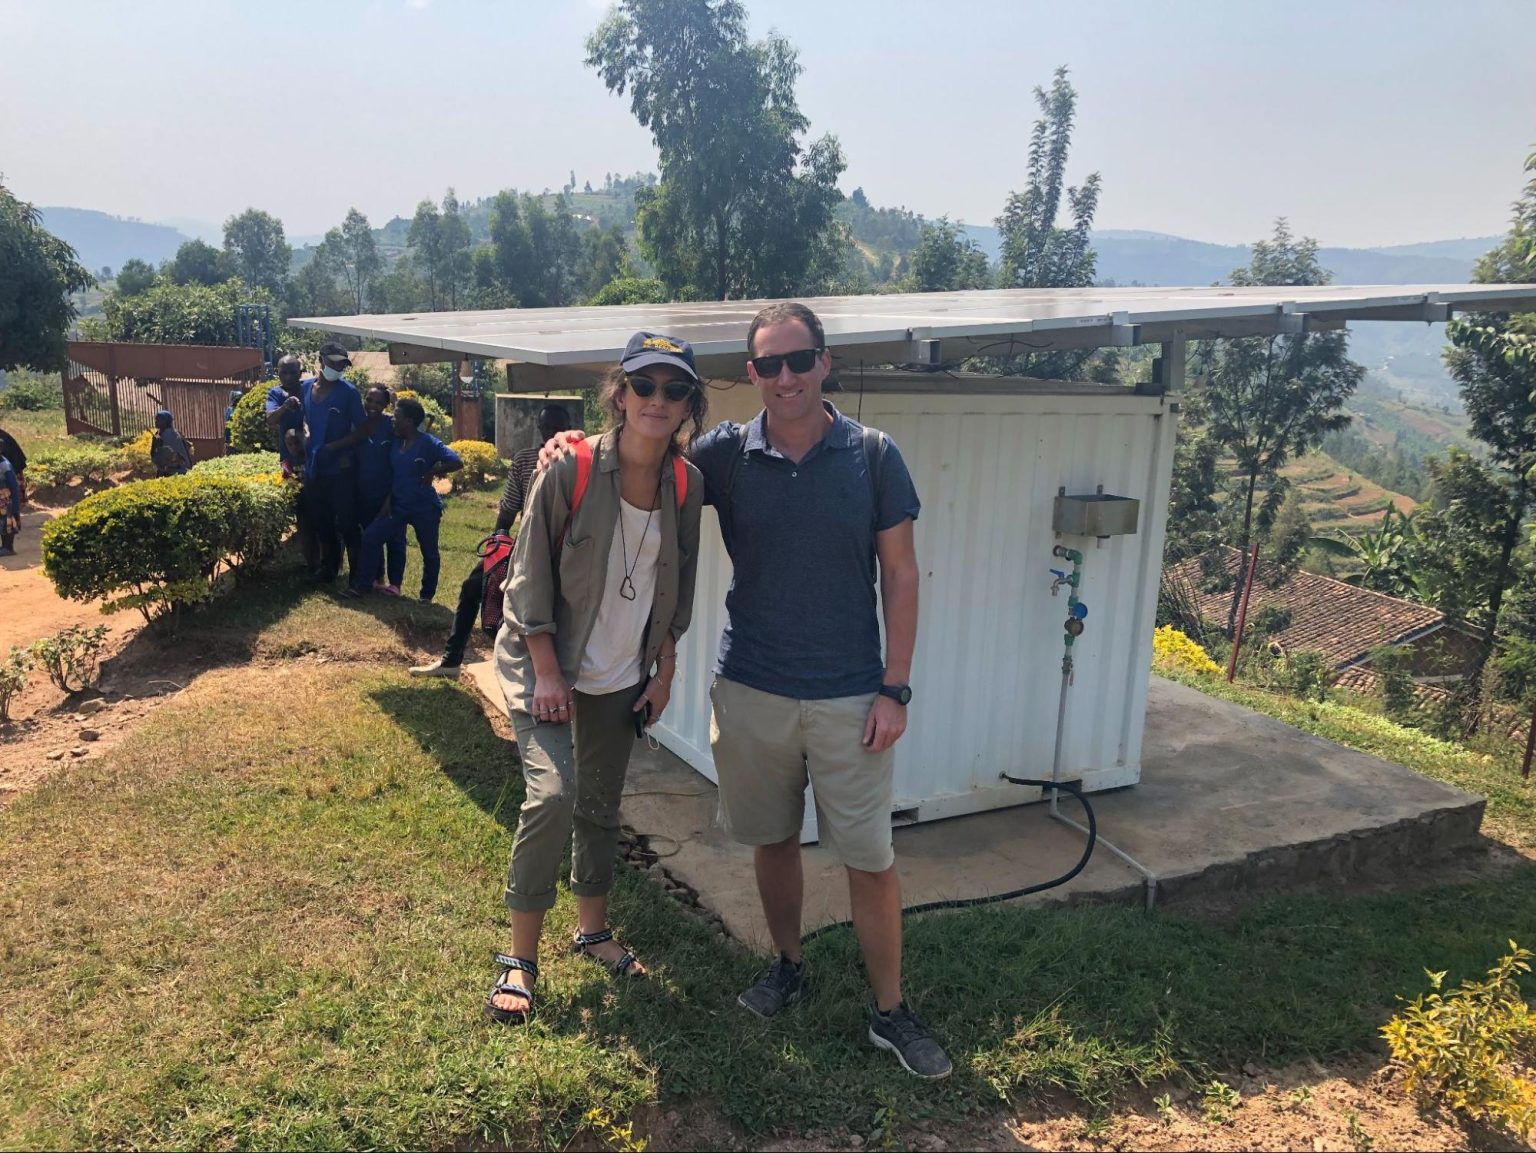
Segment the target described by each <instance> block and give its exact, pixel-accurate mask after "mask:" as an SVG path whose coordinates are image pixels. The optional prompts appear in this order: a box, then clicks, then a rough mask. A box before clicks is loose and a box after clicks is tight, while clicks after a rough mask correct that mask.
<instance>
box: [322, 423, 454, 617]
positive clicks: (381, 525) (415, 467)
mask: <svg viewBox="0 0 1536 1153" xmlns="http://www.w3.org/2000/svg"><path fill="white" fill-rule="evenodd" d="M426 415H427V414H426V412H425V411H424V410H423V409H422V407H421V404H420V402H419V401H415V400H412V399H411V398H409V397H407V398H406V399H404V400H402V401H398V402H396V404H395V417H394V428H395V441H394V445H393V446H392V447H391V448H390V452H389V467H390V474H391V477H390V487H389V505H388V507H387V508H386V509H385V510H384V511H383V512H382V513H381V514H380V515H379V517H378V518H377V519H376V520H375V521H374V522H373V523H372V524H370V525H369V526H368V530H367V531H366V532H364V533H363V540H362V548H361V549H360V550H359V551H360V553H361V556H360V561H361V565H360V568H359V569H358V570H356V571H355V572H354V573H353V576H352V584H351V588H350V589H348V595H350V596H362V595H363V594H364V593H366V592H368V591H369V590H370V589H371V588H372V587H373V582H374V581H375V580H377V579H378V576H379V572H378V564H379V553H380V550H381V549H382V548H383V547H384V544H385V542H387V541H388V540H389V539H390V537H392V536H395V535H397V534H398V535H403V534H404V532H405V527H406V526H407V525H409V526H410V527H411V528H412V529H414V530H415V533H416V545H417V547H418V548H420V549H421V599H422V602H423V603H430V602H431V600H432V598H433V597H434V596H436V595H437V574H438V572H439V570H440V569H441V568H442V555H441V554H440V553H439V552H438V548H437V529H438V525H439V523H440V522H441V521H442V519H443V500H442V497H440V496H438V495H437V490H436V489H434V488H433V487H432V481H433V480H434V479H435V478H436V477H440V476H446V475H447V474H448V473H450V472H457V471H458V470H459V469H461V468H463V467H464V462H463V461H461V460H460V459H459V454H458V453H456V452H454V451H453V449H451V448H449V447H448V446H447V445H446V444H444V443H443V442H442V441H440V440H438V439H437V437H435V436H433V435H432V434H431V433H430V432H422V431H421V425H422V422H423V421H424V420H425V419H426Z"/></svg>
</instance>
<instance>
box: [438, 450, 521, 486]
mask: <svg viewBox="0 0 1536 1153" xmlns="http://www.w3.org/2000/svg"><path fill="white" fill-rule="evenodd" d="M448 447H449V448H451V449H453V451H454V452H456V453H458V454H459V459H460V460H461V461H463V462H464V467H463V468H461V469H459V471H458V472H451V473H449V474H448V483H449V484H450V485H451V486H452V489H453V491H454V492H464V491H466V490H468V489H472V488H482V487H484V486H485V485H487V484H490V483H494V482H495V481H496V480H497V479H498V478H500V477H501V476H503V475H505V473H506V471H507V462H506V461H504V460H502V459H501V458H500V457H499V456H497V455H496V446H495V445H494V444H490V443H488V442H486V441H483V440H456V441H454V442H453V443H452V444H450V445H449V446H448Z"/></svg>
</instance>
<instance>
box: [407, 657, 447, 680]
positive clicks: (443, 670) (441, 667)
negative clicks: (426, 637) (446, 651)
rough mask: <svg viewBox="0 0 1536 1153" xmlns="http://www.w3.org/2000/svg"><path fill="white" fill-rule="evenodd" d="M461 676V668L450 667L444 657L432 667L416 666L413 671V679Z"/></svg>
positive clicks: (431, 665)
mask: <svg viewBox="0 0 1536 1153" xmlns="http://www.w3.org/2000/svg"><path fill="white" fill-rule="evenodd" d="M458 675H459V666H458V665H457V664H452V665H450V664H449V663H448V662H447V661H446V660H444V659H443V658H442V657H439V658H438V659H437V660H435V661H433V662H432V663H431V664H430V665H416V666H414V667H413V668H412V669H411V676H413V677H456V676H458Z"/></svg>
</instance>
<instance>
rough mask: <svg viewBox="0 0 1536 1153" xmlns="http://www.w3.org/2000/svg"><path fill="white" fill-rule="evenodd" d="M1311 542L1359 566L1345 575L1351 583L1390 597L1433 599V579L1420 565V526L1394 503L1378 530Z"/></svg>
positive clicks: (1317, 538)
mask: <svg viewBox="0 0 1536 1153" xmlns="http://www.w3.org/2000/svg"><path fill="white" fill-rule="evenodd" d="M1309 544H1310V545H1311V546H1312V547H1313V548H1317V549H1321V550H1322V551H1323V552H1325V553H1327V554H1328V555H1329V556H1335V557H1341V558H1343V559H1345V560H1348V561H1349V562H1351V564H1352V565H1355V566H1358V567H1359V569H1360V571H1359V572H1357V573H1353V574H1351V575H1349V576H1346V577H1345V578H1344V580H1345V582H1346V583H1347V584H1352V585H1359V586H1360V587H1361V588H1367V589H1371V590H1372V591H1373V592H1379V593H1385V594H1386V595H1387V596H1393V597H1407V598H1410V599H1413V600H1432V599H1433V594H1432V593H1431V592H1430V589H1431V587H1432V585H1431V582H1430V581H1429V579H1428V577H1427V575H1426V573H1425V572H1424V570H1423V569H1422V567H1421V566H1420V564H1419V553H1420V550H1421V549H1422V547H1423V546H1422V545H1421V543H1420V541H1419V534H1418V529H1417V526H1416V525H1415V524H1414V522H1413V521H1412V520H1411V519H1410V518H1409V517H1407V516H1404V515H1403V514H1402V513H1400V512H1398V511H1397V509H1396V508H1395V507H1394V506H1392V505H1388V506H1387V510H1386V512H1385V513H1383V514H1382V518H1381V524H1379V525H1377V526H1376V531H1375V532H1364V533H1360V534H1359V535H1358V536H1331V535H1328V536H1316V537H1313V538H1312V539H1311V541H1310V542H1309Z"/></svg>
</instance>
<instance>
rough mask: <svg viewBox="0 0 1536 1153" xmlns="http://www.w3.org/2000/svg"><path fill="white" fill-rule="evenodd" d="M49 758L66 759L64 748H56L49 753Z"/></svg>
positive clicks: (55, 759) (53, 759)
mask: <svg viewBox="0 0 1536 1153" xmlns="http://www.w3.org/2000/svg"><path fill="white" fill-rule="evenodd" d="M48 759H49V760H50V761H62V760H63V759H64V750H63V749H54V750H53V752H51V753H49V754H48Z"/></svg>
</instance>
